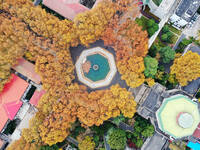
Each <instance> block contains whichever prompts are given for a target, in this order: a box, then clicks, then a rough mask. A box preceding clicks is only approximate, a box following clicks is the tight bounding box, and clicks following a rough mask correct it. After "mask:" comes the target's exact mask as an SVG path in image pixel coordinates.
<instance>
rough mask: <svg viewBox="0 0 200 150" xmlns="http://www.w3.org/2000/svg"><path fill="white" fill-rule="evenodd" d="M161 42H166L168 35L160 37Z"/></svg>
mask: <svg viewBox="0 0 200 150" xmlns="http://www.w3.org/2000/svg"><path fill="white" fill-rule="evenodd" d="M161 40H162V41H164V42H167V40H168V35H167V34H166V33H165V34H163V35H162V36H161Z"/></svg>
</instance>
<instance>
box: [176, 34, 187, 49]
mask: <svg viewBox="0 0 200 150" xmlns="http://www.w3.org/2000/svg"><path fill="white" fill-rule="evenodd" d="M185 37H186V35H185V34H183V33H182V34H181V36H180V37H179V39H178V40H177V41H176V44H175V45H174V47H173V49H174V50H176V49H177V48H178V45H179V43H180V42H181V41H182V40H183V39H184V38H185Z"/></svg>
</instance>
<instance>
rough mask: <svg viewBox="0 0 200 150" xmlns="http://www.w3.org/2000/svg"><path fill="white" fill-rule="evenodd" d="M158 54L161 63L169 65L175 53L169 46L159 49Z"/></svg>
mask: <svg viewBox="0 0 200 150" xmlns="http://www.w3.org/2000/svg"><path fill="white" fill-rule="evenodd" d="M159 53H160V56H161V59H162V62H163V63H169V62H170V61H171V60H173V59H174V57H175V51H174V50H173V49H172V48H171V47H169V46H167V47H163V48H161V49H160V51H159Z"/></svg>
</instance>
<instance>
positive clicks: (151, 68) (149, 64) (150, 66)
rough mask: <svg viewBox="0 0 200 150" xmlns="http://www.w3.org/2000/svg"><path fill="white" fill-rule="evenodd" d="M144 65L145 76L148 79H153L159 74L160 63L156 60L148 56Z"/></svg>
mask: <svg viewBox="0 0 200 150" xmlns="http://www.w3.org/2000/svg"><path fill="white" fill-rule="evenodd" d="M144 65H145V70H144V75H145V76H146V77H148V78H149V77H152V78H153V77H154V76H155V74H156V73H157V69H158V61H157V60H156V59H155V58H152V57H150V56H147V57H145V58H144Z"/></svg>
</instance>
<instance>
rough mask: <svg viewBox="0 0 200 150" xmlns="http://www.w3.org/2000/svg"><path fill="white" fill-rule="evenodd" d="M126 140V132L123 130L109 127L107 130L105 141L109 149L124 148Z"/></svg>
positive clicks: (118, 149)
mask: <svg viewBox="0 0 200 150" xmlns="http://www.w3.org/2000/svg"><path fill="white" fill-rule="evenodd" d="M126 141H127V139H126V132H125V131H124V130H121V129H115V128H111V129H110V130H109V131H108V135H107V142H108V144H109V145H110V147H111V149H116V150H121V149H124V148H125V146H126Z"/></svg>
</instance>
